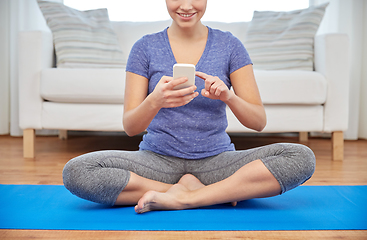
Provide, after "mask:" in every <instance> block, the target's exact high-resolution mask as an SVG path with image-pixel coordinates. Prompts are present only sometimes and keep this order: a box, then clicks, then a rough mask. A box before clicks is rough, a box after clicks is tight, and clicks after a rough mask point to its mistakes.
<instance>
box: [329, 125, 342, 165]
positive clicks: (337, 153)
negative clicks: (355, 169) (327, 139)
mask: <svg viewBox="0 0 367 240" xmlns="http://www.w3.org/2000/svg"><path fill="white" fill-rule="evenodd" d="M331 141H332V148H333V149H332V151H333V160H334V161H335V160H336V161H342V160H343V159H344V133H343V132H342V131H336V132H333V133H332V140H331Z"/></svg>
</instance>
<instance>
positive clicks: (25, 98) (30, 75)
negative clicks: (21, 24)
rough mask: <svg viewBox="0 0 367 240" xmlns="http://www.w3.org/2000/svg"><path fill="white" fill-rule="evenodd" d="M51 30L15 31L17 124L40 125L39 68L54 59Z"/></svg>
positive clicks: (50, 64)
mask: <svg viewBox="0 0 367 240" xmlns="http://www.w3.org/2000/svg"><path fill="white" fill-rule="evenodd" d="M53 56H54V50H53V40H52V33H51V32H45V31H26V32H20V33H19V35H18V61H19V62H18V76H19V125H20V128H22V129H27V128H33V129H42V124H41V116H42V102H43V100H42V98H41V94H40V76H41V70H42V69H44V68H51V67H52V66H53V60H54V57H53Z"/></svg>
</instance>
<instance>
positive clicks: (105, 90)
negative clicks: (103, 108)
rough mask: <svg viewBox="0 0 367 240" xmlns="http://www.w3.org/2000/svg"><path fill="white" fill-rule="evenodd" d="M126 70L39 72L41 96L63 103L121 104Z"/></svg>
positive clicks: (56, 69)
mask: <svg viewBox="0 0 367 240" xmlns="http://www.w3.org/2000/svg"><path fill="white" fill-rule="evenodd" d="M125 78H126V73H125V69H68V68H48V69H44V70H42V72H41V87H40V88H41V89H40V91H41V96H42V98H43V99H45V100H48V101H52V102H62V103H123V102H124V91H125Z"/></svg>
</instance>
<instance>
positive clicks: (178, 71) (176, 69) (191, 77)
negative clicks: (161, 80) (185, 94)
mask: <svg viewBox="0 0 367 240" xmlns="http://www.w3.org/2000/svg"><path fill="white" fill-rule="evenodd" d="M180 77H187V78H188V80H187V82H184V83H181V84H180V85H177V86H175V87H174V88H173V89H175V90H178V89H182V88H187V87H190V86H192V85H195V65H194V64H186V63H176V64H175V65H173V79H177V78H180Z"/></svg>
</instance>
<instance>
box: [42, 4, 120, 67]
mask: <svg viewBox="0 0 367 240" xmlns="http://www.w3.org/2000/svg"><path fill="white" fill-rule="evenodd" d="M38 4H39V7H40V9H41V11H42V13H43V15H44V17H45V19H46V22H47V24H48V26H49V27H50V29H51V31H52V34H53V39H54V44H55V51H56V58H57V63H56V65H57V67H67V68H96V67H98V68H121V67H122V52H121V49H120V46H119V44H118V40H117V37H116V34H115V32H114V31H113V29H112V26H111V23H110V20H109V18H108V13H107V9H96V10H89V11H78V10H76V9H73V8H69V7H67V6H65V5H63V4H62V3H56V2H47V1H39V2H38Z"/></svg>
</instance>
